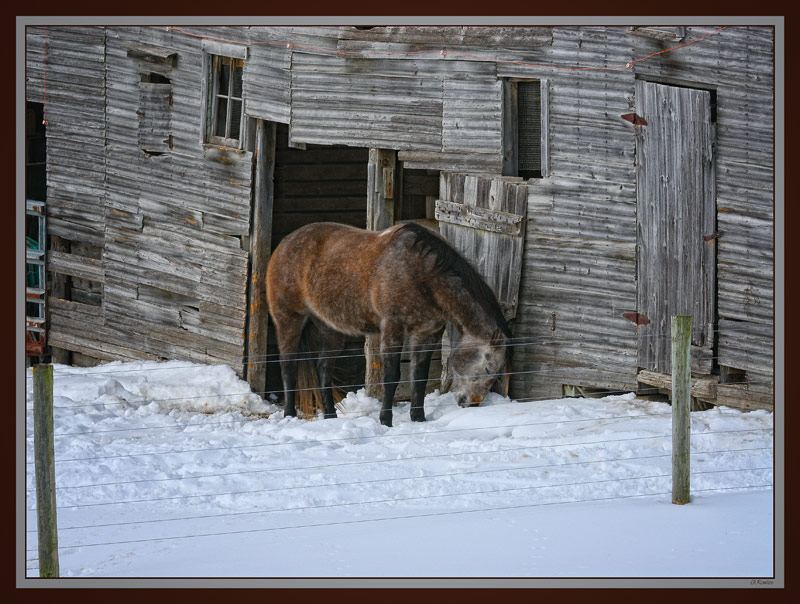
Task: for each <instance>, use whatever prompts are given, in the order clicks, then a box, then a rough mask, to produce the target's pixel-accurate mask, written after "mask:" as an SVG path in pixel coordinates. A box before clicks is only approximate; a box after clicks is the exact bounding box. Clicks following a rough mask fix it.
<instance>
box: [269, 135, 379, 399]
mask: <svg viewBox="0 0 800 604" xmlns="http://www.w3.org/2000/svg"><path fill="white" fill-rule="evenodd" d="M368 159H369V150H368V149H362V148H358V147H347V146H344V145H341V146H330V145H311V144H308V145H303V148H297V147H290V146H289V128H288V126H287V125H285V124H277V130H276V142H275V170H274V179H273V184H274V193H273V207H272V240H271V250H270V252H271V251H272V250H274V249H275V247H277V245H278V244H279V243H280V242H281V240H282V239H283V238H284V237H285V236H286V235H288V234H289V233H291V232H292V231H295V230H297V229H299V228H300V227H302V226H304V225H306V224H310V223H312V222H341V223H344V224H349V225H352V226H356V227H359V228H364V226H365V225H366V222H367V196H366V190H367V163H368ZM344 348H345V349H346V350H345V351H344V352H342V353H341V358H340V359H338V360H337V361H336V363H335V375H336V376H337V382H338V384H340V385H342V386H348V385H353V384H363V383H364V372H365V361H364V355H363V350H364V338H348V340H347V341H346V342H345V345H344ZM265 352H266V354H267V357H266V358H267V361H268V362H267V372H266V384H267V386H266V390H267V392H275V391H280V390H281V389H282V387H283V385H282V381H281V374H280V366H279V364H278V363H277V362H273V361H276V360H277V359H278V346H277V342H276V340H275V328H274V325H273V324H272V318H271V317H270V321H269V326H268V330H267V350H266V351H265ZM344 390H357V388H344ZM278 398H280V399H282V398H283V396H282V395H281V394H278Z"/></svg>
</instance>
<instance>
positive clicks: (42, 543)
mask: <svg viewBox="0 0 800 604" xmlns="http://www.w3.org/2000/svg"><path fill="white" fill-rule="evenodd" d="M33 422H34V426H33V452H34V464H35V473H36V521H37V529H38V540H39V576H40V577H58V576H59V574H58V572H59V571H58V522H57V520H56V467H55V448H54V445H53V366H52V365H36V366H34V368H33Z"/></svg>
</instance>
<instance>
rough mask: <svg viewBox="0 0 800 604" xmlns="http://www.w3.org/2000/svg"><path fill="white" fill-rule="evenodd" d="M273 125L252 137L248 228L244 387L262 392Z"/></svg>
mask: <svg viewBox="0 0 800 604" xmlns="http://www.w3.org/2000/svg"><path fill="white" fill-rule="evenodd" d="M275 140H276V124H275V122H265V121H264V120H257V124H256V133H255V154H256V160H255V161H256V167H255V187H254V194H253V215H252V220H251V226H250V284H249V298H250V299H249V304H248V317H247V345H246V348H247V383H248V384H250V388H252V389H253V391H254V392H258V393H261V392H264V391H265V390H266V381H267V364H266V363H264V362H259V360H260V359H264V358H265V356H264V355H266V352H267V325H268V321H269V315H268V309H267V264H268V262H269V256H270V247H271V244H272V205H273V197H274V174H275Z"/></svg>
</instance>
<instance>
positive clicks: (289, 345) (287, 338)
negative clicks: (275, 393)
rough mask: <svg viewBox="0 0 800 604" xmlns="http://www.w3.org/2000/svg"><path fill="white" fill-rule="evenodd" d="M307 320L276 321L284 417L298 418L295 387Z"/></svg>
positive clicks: (289, 318)
mask: <svg viewBox="0 0 800 604" xmlns="http://www.w3.org/2000/svg"><path fill="white" fill-rule="evenodd" d="M305 322H306V318H305V317H303V316H293V317H282V318H281V319H280V320H276V321H275V333H276V338H277V340H278V351H279V352H280V361H281V363H280V364H281V378H283V393H284V411H283V415H284V417H297V409H296V408H295V404H294V399H295V386H296V385H297V358H298V356H299V355H298V352H299V349H300V336H301V335H302V333H303V327H304V326H305Z"/></svg>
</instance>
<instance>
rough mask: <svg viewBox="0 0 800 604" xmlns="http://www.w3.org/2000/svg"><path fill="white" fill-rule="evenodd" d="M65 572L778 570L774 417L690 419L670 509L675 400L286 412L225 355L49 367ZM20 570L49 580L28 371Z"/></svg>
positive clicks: (448, 400)
mask: <svg viewBox="0 0 800 604" xmlns="http://www.w3.org/2000/svg"><path fill="white" fill-rule="evenodd" d="M54 381H55V387H54V406H55V411H54V415H55V449H56V460H57V461H56V477H57V479H56V483H57V486H58V491H57V500H58V506H59V509H58V527H59V557H60V567H61V576H62V577H93V578H94V577H259V578H260V577H267V578H270V577H739V578H747V579H752V578H757V577H770V576H772V575H773V489H772V484H773V461H774V460H773V415H772V414H771V413H768V412H765V411H754V412H750V413H742V412H740V411H737V410H734V409H729V408H724V407H719V408H714V409H712V410H710V411H703V412H695V413H692V458H691V466H692V493H693V499H692V502H691V503H690V504H689V505H684V506H678V505H673V504H672V503H671V497H670V490H671V455H670V451H671V428H670V426H671V424H670V407H669V405H667V404H665V403H656V402H648V401H643V400H640V399H637V398H636V397H635V396H634V395H633V394H627V395H622V396H609V397H606V398H603V399H559V400H550V401H537V402H530V403H520V402H515V401H512V400H509V399H507V398H503V397H501V396H499V395H495V394H492V395H490V397H489V398H488V400H487V401H485V402H484V403H483V405H482V406H480V407H476V408H469V409H461V408H459V407H458V406H457V405H456V403H455V401H454V398H453V396H452V395H450V394H444V395H440V394H438V393H434V394H431V395H429V396H428V397H427V398H426V401H425V407H426V415H427V417H428V420H429V421H427V422H425V423H413V422H411V421H410V419H409V405H408V403H401V404H400V405H399V406H398V407H396V408H395V427H394V428H386V427H384V426H382V425H381V424H380V423H379V421H378V410H379V403H378V401H377V400H375V399H371V398H369V397H367V396H366V395H365V394H364V392H363V391H360V392H359V393H358V394H354V393H351V394H350V395H348V397H347V398H346V399H345V400H344V401H343V402H342V403H341V404H340V412H339V417H338V418H337V419H331V420H321V419H320V420H313V421H307V420H301V419H296V418H284V417H283V412H282V411H281V410H280V409H279V408H278V407H276V406H274V405H268V404H265V403H263V402H262V401H261V399H260V397H258V396H256V395H253V394H251V393H250V391H249V388H248V386H247V384H246V383H245V382H242V381H241V380H239V379H238V378H237V377H236V375H235V374H234V373H233V371H232V370H231V369H230V368H228V367H224V366H205V365H196V364H190V363H185V362H178V361H173V362H168V363H154V362H140V363H111V364H107V365H103V366H101V367H95V368H91V369H85V368H72V367H65V366H61V365H57V366H56V367H55V380H54ZM27 390H28V397H27V446H26V457H27V459H26V462H27V479H26V487H27V494H26V495H27V496H26V508H27V510H28V511H27V514H26V516H27V529H28V531H27V539H26V541H27V544H26V558H27V565H26V566H27V569H28V570H27V576H29V577H36V576H38V566H39V564H38V554H37V541H36V512H35V506H36V500H35V492H34V485H35V481H34V465H33V422H32V405H33V402H32V380H31V375H30V372H29V373H28V380H27Z"/></svg>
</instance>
